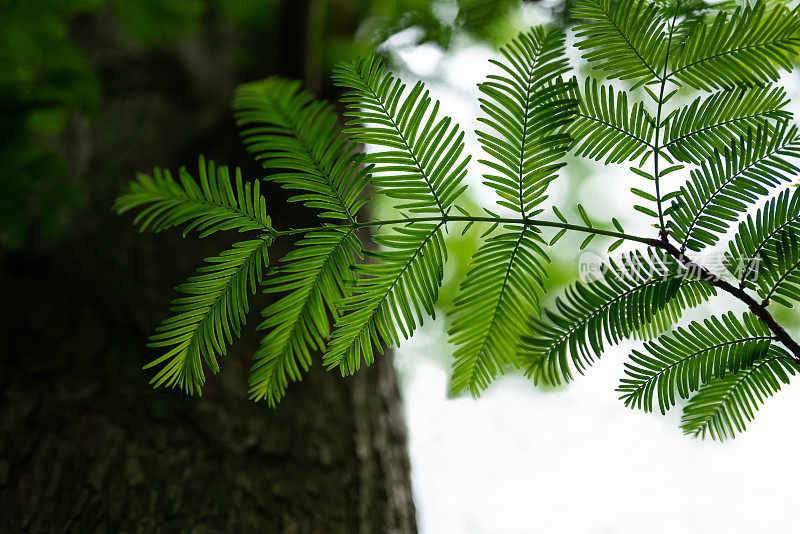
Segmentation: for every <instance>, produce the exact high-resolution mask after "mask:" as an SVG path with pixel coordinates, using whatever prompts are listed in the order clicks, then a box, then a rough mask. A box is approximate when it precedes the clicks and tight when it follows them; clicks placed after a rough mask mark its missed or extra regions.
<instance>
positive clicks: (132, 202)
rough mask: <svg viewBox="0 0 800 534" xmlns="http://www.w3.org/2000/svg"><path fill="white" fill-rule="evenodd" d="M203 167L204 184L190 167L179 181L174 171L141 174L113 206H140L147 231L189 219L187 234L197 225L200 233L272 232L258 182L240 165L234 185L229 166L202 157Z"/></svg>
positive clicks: (140, 220) (124, 209)
mask: <svg viewBox="0 0 800 534" xmlns="http://www.w3.org/2000/svg"><path fill="white" fill-rule="evenodd" d="M198 167H199V170H198V176H199V183H198V182H197V181H195V179H194V178H192V176H191V175H190V174H189V172H188V171H187V170H186V169H185V168H181V169H180V171H179V173H178V176H179V182H176V181H175V179H174V178H173V177H172V173H171V172H170V171H169V170H161V169H155V170H154V171H153V175H152V176H149V175H146V174H140V175H139V177H138V179H137V180H136V181H135V182H131V185H130V187H129V189H128V192H127V193H125V194H124V195H121V196H120V197H119V198H118V199H117V202H116V203H115V205H114V209H116V210H117V212H118V213H120V214H121V213H125V212H127V211H130V210H134V209H138V210H140V211H139V213H138V214H137V215H136V218H135V219H134V223H136V224H138V225H139V228H140V230H141V231H142V232H144V231H145V230H152V231H154V232H160V231H161V230H165V229H167V228H173V227H175V226H180V225H182V224H186V223H189V224H188V225H187V226H186V228H184V230H183V235H184V236H186V235H187V234H188V233H189V232H190V231H192V230H197V231H198V232H199V234H200V237H205V236H207V235H209V234H212V233H214V232H219V231H223V230H238V231H239V232H246V231H248V230H257V231H262V232H271V231H272V223H271V222H270V218H269V215H267V203H266V200H264V197H263V196H262V195H261V186H260V184H259V182H258V181H255V182H253V183H250V182H246V183H245V182H244V181H243V180H242V173H241V171H240V170H239V169H236V174H235V184H236V187H235V188H234V187H233V186H231V179H230V171H229V170H228V168H227V167H219V168H217V167H216V166H215V165H214V162H213V161H209V162H208V163H206V161H205V158H203V157H202V156H200V161H199V163H198Z"/></svg>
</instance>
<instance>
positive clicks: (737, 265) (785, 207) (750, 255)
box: [725, 189, 800, 282]
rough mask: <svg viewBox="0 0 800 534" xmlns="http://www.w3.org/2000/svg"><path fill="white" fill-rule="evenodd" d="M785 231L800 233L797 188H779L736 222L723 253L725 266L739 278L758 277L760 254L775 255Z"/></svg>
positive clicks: (799, 200) (798, 191) (799, 195)
mask: <svg viewBox="0 0 800 534" xmlns="http://www.w3.org/2000/svg"><path fill="white" fill-rule="evenodd" d="M786 231H793V232H795V233H800V189H794V190H793V191H791V190H788V189H786V190H784V191H782V192H781V193H780V194H779V195H778V196H777V197H775V198H773V199H772V200H770V201H769V202H768V203H767V205H766V206H764V208H763V209H760V210H758V212H756V215H755V217H753V216H752V215H750V216H748V217H747V220H746V221H743V222H742V223H741V224H740V225H739V231H738V232H737V234H736V236H735V237H734V238H733V239H732V240H731V242H730V250H729V252H728V254H727V257H726V262H725V263H726V266H727V267H728V270H729V271H730V272H731V274H733V275H734V276H737V277H738V278H739V280H740V281H742V282H746V281H748V280H749V279H750V278H751V277H752V276H756V277H757V276H758V272H759V270H760V267H761V265H760V261H761V257H762V255H766V256H769V257H773V258H776V257H777V251H776V247H777V244H778V242H779V241H780V240H781V236H782V235H783V233H784V232H786Z"/></svg>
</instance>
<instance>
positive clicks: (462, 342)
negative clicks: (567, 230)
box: [448, 226, 547, 396]
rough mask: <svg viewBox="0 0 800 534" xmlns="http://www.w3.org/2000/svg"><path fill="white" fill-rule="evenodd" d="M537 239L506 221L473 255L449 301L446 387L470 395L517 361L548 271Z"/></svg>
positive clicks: (485, 386)
mask: <svg viewBox="0 0 800 534" xmlns="http://www.w3.org/2000/svg"><path fill="white" fill-rule="evenodd" d="M543 245H544V243H542V242H541V239H540V238H539V237H538V236H537V235H536V234H535V233H533V232H532V231H531V230H530V229H528V228H526V227H511V226H509V227H507V228H506V229H505V230H504V231H503V232H502V233H499V234H496V235H494V236H492V237H491V238H490V239H489V240H488V241H486V242H485V243H484V244H483V245H482V246H481V247H480V249H478V251H477V252H476V253H475V255H474V256H473V257H472V266H471V267H472V268H471V269H470V270H469V271H468V272H467V275H466V277H465V278H464V281H463V282H462V283H461V287H460V288H459V292H458V294H457V296H456V298H455V300H454V302H453V308H454V314H453V326H452V328H451V329H450V331H449V332H448V333H449V334H450V342H451V343H453V344H454V345H458V346H459V348H458V349H457V350H456V351H455V353H454V354H453V358H454V359H455V361H454V362H453V378H452V382H451V389H452V391H453V392H454V393H459V392H461V391H463V390H465V389H468V390H469V391H470V392H471V393H472V394H473V395H475V396H478V395H480V392H481V390H483V389H486V388H487V387H488V385H489V384H490V383H491V382H492V381H493V380H494V379H495V378H496V377H497V375H498V374H501V373H502V372H503V368H504V367H505V366H517V359H516V354H517V352H518V346H519V343H520V336H521V334H522V333H523V332H524V329H525V321H526V319H527V318H528V317H529V316H530V315H531V314H533V313H538V308H539V295H540V294H541V293H542V292H543V288H544V279H545V278H546V276H547V273H546V272H545V270H544V266H543V265H542V263H543V260H544V259H546V258H547V255H546V254H545V252H544V250H543V248H542V246H543Z"/></svg>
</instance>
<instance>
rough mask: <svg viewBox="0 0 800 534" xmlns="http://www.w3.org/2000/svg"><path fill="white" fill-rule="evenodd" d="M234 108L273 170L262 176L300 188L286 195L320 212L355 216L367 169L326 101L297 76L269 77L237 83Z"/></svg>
mask: <svg viewBox="0 0 800 534" xmlns="http://www.w3.org/2000/svg"><path fill="white" fill-rule="evenodd" d="M234 108H235V109H236V119H237V123H238V124H239V125H240V126H242V127H244V129H243V130H242V138H243V139H244V142H245V144H246V145H247V146H248V148H249V149H250V151H251V152H253V153H254V154H255V155H256V158H257V159H258V160H260V161H261V163H262V165H263V166H264V167H265V168H267V169H271V170H276V171H277V172H275V173H274V174H269V175H267V176H266V178H265V179H267V180H271V181H274V182H277V183H279V184H282V186H283V187H284V188H287V189H294V190H300V191H302V192H303V194H300V195H297V196H294V197H292V198H290V199H289V200H290V201H295V202H302V203H303V204H304V205H306V206H308V207H311V208H316V209H319V210H322V212H321V213H320V217H326V218H330V219H343V220H349V221H351V222H353V221H355V216H356V212H357V211H358V210H359V208H360V207H361V206H363V205H364V203H365V202H367V199H364V198H359V197H360V195H361V192H362V190H363V189H364V187H365V186H366V185H367V183H369V174H368V173H367V169H366V168H364V167H363V166H361V165H360V164H361V159H362V157H363V154H360V153H358V152H357V150H356V149H357V147H356V145H355V144H354V143H352V142H350V141H349V140H347V139H346V138H345V137H344V136H342V135H340V129H339V128H338V127H337V124H336V123H337V118H336V114H335V113H334V112H333V109H332V108H331V106H330V105H328V104H327V103H324V102H320V101H318V100H315V99H314V98H313V97H312V96H311V95H310V94H309V93H307V92H306V91H303V90H302V89H301V88H300V83H299V82H295V81H290V80H284V79H281V78H274V77H273V78H267V79H266V80H263V81H260V82H254V83H249V84H245V85H243V86H242V87H240V88H239V89H238V91H237V92H236V98H235V100H234Z"/></svg>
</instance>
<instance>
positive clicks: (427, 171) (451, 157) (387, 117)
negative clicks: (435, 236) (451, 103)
mask: <svg viewBox="0 0 800 534" xmlns="http://www.w3.org/2000/svg"><path fill="white" fill-rule="evenodd" d="M333 79H334V81H335V83H336V84H337V85H338V86H342V87H344V88H345V89H346V92H345V94H344V95H343V97H342V102H344V103H346V104H347V109H348V111H347V112H346V113H345V116H346V117H350V120H349V121H348V122H347V129H346V131H347V133H348V134H349V135H351V136H352V138H353V139H354V140H355V141H357V142H361V143H368V144H370V145H372V146H374V147H381V148H382V149H383V150H378V151H375V152H370V153H369V154H368V155H367V156H366V157H365V159H364V161H365V162H366V163H368V164H374V165H375V168H374V169H373V171H372V174H373V182H374V183H375V185H377V186H378V187H379V188H380V190H381V192H382V193H384V194H386V195H387V196H389V197H391V198H395V199H399V201H400V203H399V204H398V206H397V208H398V209H401V210H408V211H409V212H412V213H445V212H446V211H447V209H448V208H450V207H451V206H452V205H453V203H454V202H455V200H456V199H457V198H458V196H459V195H460V194H461V193H462V192H463V191H464V189H465V188H466V185H464V184H462V181H463V179H464V176H465V175H466V173H467V170H466V167H467V163H468V162H469V160H470V156H467V157H463V152H464V133H463V132H462V131H460V129H459V127H458V125H456V124H454V123H453V121H452V119H451V118H450V117H440V116H439V102H438V101H437V102H434V101H433V100H432V99H431V97H430V95H429V93H428V91H427V90H426V89H425V86H424V85H423V84H422V83H421V82H420V83H417V84H416V85H415V86H414V87H413V88H412V89H411V90H406V85H405V84H404V83H402V82H401V81H400V80H399V79H398V78H396V77H394V76H393V75H392V74H390V73H388V72H386V71H385V68H384V66H383V63H382V62H381V60H380V59H379V58H378V57H377V56H371V57H369V58H367V59H365V60H362V61H357V62H354V63H342V64H339V65H337V66H336V68H335V69H334V75H333Z"/></svg>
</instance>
